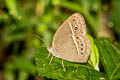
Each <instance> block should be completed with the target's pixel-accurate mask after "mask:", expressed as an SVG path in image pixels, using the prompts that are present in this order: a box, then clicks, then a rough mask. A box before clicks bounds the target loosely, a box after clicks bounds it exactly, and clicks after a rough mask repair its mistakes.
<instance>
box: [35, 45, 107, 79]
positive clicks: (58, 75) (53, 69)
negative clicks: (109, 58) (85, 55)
mask: <svg viewBox="0 0 120 80" xmlns="http://www.w3.org/2000/svg"><path fill="white" fill-rule="evenodd" d="M47 56H48V51H47V49H46V47H40V48H39V49H38V51H37V52H36V56H35V60H36V64H37V70H38V75H39V76H45V77H47V78H52V79H58V80H80V79H81V80H89V79H90V80H100V79H101V78H104V79H106V75H105V74H104V73H101V72H98V71H96V70H95V69H94V68H93V67H92V66H90V65H89V64H88V63H84V64H83V63H82V64H80V63H72V62H68V61H64V66H65V68H66V72H64V71H63V68H62V64H61V59H59V58H55V57H54V58H53V61H52V63H51V64H50V65H49V61H50V58H46V57H47Z"/></svg>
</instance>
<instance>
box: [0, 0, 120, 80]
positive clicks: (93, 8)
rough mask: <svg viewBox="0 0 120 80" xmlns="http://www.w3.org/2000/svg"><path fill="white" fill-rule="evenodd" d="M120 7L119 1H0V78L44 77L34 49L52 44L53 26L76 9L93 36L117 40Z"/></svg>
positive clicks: (40, 79) (36, 79)
mask: <svg viewBox="0 0 120 80" xmlns="http://www.w3.org/2000/svg"><path fill="white" fill-rule="evenodd" d="M119 8H120V0H0V80H45V78H43V77H38V76H37V70H36V65H35V60H34V54H35V51H36V49H37V48H39V47H40V46H48V45H51V41H52V37H53V35H54V33H55V31H56V29H57V28H58V27H59V26H60V25H61V24H62V23H63V22H64V21H65V20H66V19H67V18H68V17H69V16H70V15H72V14H73V13H75V12H79V13H81V14H82V15H83V16H84V18H85V21H86V24H87V30H88V34H90V35H91V36H92V37H94V38H96V37H99V36H104V37H109V38H111V39H114V40H116V41H117V42H119V43H120V9H119ZM37 36H39V37H40V38H41V39H38V38H36V37H37Z"/></svg>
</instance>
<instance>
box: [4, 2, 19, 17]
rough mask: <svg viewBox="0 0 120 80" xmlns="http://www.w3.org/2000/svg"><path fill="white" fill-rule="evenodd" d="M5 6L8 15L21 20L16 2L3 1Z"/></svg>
mask: <svg viewBox="0 0 120 80" xmlns="http://www.w3.org/2000/svg"><path fill="white" fill-rule="evenodd" d="M5 4H6V6H7V8H8V10H9V13H10V14H11V15H12V16H14V17H15V18H17V19H21V16H20V14H19V12H18V7H17V3H16V0H5Z"/></svg>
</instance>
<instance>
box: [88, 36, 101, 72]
mask: <svg viewBox="0 0 120 80" xmlns="http://www.w3.org/2000/svg"><path fill="white" fill-rule="evenodd" d="M87 37H88V38H89V40H90V45H91V51H90V58H89V60H88V63H89V64H90V65H92V66H93V67H94V68H95V69H96V70H98V71H99V66H98V64H99V52H98V48H97V46H96V44H95V43H94V40H93V38H92V37H91V36H90V35H88V34H87Z"/></svg>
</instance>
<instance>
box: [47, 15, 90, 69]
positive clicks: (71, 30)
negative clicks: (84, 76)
mask: <svg viewBox="0 0 120 80" xmlns="http://www.w3.org/2000/svg"><path fill="white" fill-rule="evenodd" d="M86 33H87V30H86V24H85V20H84V18H83V16H82V15H81V14H80V13H74V14H73V15H72V16H70V17H69V18H68V19H67V20H66V21H65V22H64V23H63V24H62V25H61V26H60V27H59V28H58V29H57V31H56V33H55V35H54V37H53V41H52V46H51V47H48V48H47V49H48V51H49V55H48V57H49V56H50V53H51V54H52V57H51V61H52V59H53V56H55V57H57V58H61V59H62V64H63V60H67V61H70V62H77V63H86V62H87V61H88V57H89V55H90V47H91V45H90V40H89V39H88V37H87V36H86ZM51 61H50V63H51ZM63 67H64V65H63Z"/></svg>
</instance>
